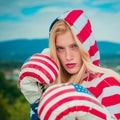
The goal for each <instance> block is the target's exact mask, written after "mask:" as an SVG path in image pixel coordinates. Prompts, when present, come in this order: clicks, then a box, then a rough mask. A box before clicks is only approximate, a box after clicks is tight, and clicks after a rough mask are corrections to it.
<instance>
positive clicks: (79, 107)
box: [55, 106, 106, 120]
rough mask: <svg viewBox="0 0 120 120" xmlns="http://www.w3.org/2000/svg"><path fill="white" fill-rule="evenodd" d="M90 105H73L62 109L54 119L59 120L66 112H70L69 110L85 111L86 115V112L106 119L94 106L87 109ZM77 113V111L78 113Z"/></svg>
mask: <svg viewBox="0 0 120 120" xmlns="http://www.w3.org/2000/svg"><path fill="white" fill-rule="evenodd" d="M89 109H90V107H88V106H73V107H69V108H68V109H66V110H64V111H62V112H61V113H60V114H59V115H58V116H57V117H56V118H55V120H60V119H62V118H63V117H64V116H67V115H68V114H70V113H71V112H86V113H87V115H88V113H91V114H93V115H94V116H96V117H99V118H101V119H103V120H106V115H105V114H104V113H102V112H100V111H98V110H96V109H94V108H92V110H89ZM78 114H79V113H78Z"/></svg>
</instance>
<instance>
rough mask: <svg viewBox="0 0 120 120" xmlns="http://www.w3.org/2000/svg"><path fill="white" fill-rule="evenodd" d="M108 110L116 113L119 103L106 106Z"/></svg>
mask: <svg viewBox="0 0 120 120" xmlns="http://www.w3.org/2000/svg"><path fill="white" fill-rule="evenodd" d="M106 108H107V109H108V111H110V113H111V114H118V113H120V103H119V104H116V105H112V106H109V107H106Z"/></svg>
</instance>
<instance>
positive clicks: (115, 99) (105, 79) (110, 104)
mask: <svg viewBox="0 0 120 120" xmlns="http://www.w3.org/2000/svg"><path fill="white" fill-rule="evenodd" d="M82 85H83V86H84V87H86V88H87V89H88V90H89V91H90V92H91V93H92V94H93V95H94V96H95V97H96V98H97V99H98V100H99V101H100V102H101V104H103V105H104V106H105V107H106V109H108V111H109V112H110V113H111V114H112V115H114V116H115V117H116V118H117V120H120V82H118V81H117V80H116V79H115V78H113V77H111V76H108V75H106V74H103V75H101V76H100V77H99V78H97V79H94V80H92V81H83V83H82Z"/></svg>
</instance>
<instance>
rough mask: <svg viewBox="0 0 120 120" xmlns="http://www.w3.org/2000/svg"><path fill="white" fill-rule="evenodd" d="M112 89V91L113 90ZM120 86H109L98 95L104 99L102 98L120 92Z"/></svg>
mask: <svg viewBox="0 0 120 120" xmlns="http://www.w3.org/2000/svg"><path fill="white" fill-rule="evenodd" d="M111 91H112V92H111ZM118 91H120V87H119V86H109V87H106V88H104V89H103V92H102V93H101V95H100V96H99V97H98V99H99V100H100V101H102V98H105V97H109V96H112V95H115V94H120V92H118Z"/></svg>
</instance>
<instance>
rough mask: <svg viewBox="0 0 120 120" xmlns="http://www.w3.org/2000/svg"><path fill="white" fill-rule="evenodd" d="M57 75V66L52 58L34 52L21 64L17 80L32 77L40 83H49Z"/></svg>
mask: <svg viewBox="0 0 120 120" xmlns="http://www.w3.org/2000/svg"><path fill="white" fill-rule="evenodd" d="M57 75H58V66H57V64H56V63H55V62H54V60H53V59H52V58H51V57H49V56H47V55H44V54H40V53H36V54H34V55H33V56H32V57H30V59H29V60H28V61H27V62H26V63H25V64H24V65H23V66H22V68H21V72H20V76H19V80H20V81H22V80H23V79H25V78H26V77H28V78H29V77H32V78H33V79H37V80H38V81H39V82H40V83H43V84H49V83H52V82H53V81H55V79H56V77H57Z"/></svg>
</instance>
